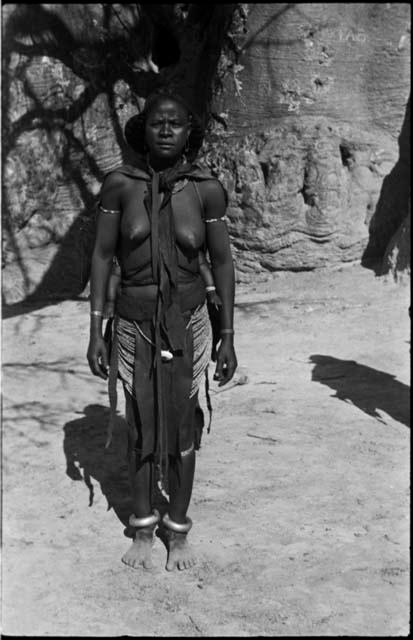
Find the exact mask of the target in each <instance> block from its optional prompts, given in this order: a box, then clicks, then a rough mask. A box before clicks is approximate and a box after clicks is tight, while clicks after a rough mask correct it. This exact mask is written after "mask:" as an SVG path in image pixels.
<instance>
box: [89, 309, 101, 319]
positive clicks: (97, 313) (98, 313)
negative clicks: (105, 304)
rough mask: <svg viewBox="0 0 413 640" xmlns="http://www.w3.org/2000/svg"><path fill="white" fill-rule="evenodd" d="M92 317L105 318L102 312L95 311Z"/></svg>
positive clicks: (92, 312) (91, 313)
mask: <svg viewBox="0 0 413 640" xmlns="http://www.w3.org/2000/svg"><path fill="white" fill-rule="evenodd" d="M90 315H91V316H99V318H103V312H102V311H97V310H94V311H91V312H90Z"/></svg>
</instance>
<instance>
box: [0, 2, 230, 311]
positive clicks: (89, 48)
mask: <svg viewBox="0 0 413 640" xmlns="http://www.w3.org/2000/svg"><path fill="white" fill-rule="evenodd" d="M235 7H236V5H235V4H234V5H232V4H228V5H223V6H221V5H209V6H208V5H205V6H204V5H202V6H201V5H199V6H197V5H149V4H147V5H145V4H143V5H137V4H126V5H111V4H103V5H99V4H95V5H93V4H92V5H60V6H59V5H39V4H37V5H28V4H23V5H5V6H4V7H3V14H2V15H3V27H4V29H3V39H2V54H3V56H2V63H3V64H2V88H3V91H2V112H3V119H2V124H3V131H2V134H3V135H2V143H3V144H2V171H3V176H2V178H3V180H2V184H3V185H4V187H3V205H4V206H3V219H4V221H5V222H4V230H5V232H6V234H7V241H8V245H9V249H10V255H11V256H12V261H11V264H13V266H16V271H18V272H19V273H20V275H21V280H22V287H23V295H24V296H25V301H26V302H28V303H29V304H31V303H32V302H33V304H34V305H35V308H39V307H42V306H45V305H47V304H48V303H49V304H50V302H51V301H52V300H53V299H55V300H56V299H62V298H63V299H65V298H70V297H73V296H77V295H80V293H81V292H82V291H83V289H84V287H85V285H86V283H87V282H88V279H89V275H90V257H91V252H92V245H93V236H94V222H95V219H94V212H95V205H96V201H97V196H96V195H95V194H94V189H93V188H92V187H91V182H92V183H93V184H95V185H96V183H101V182H102V180H103V177H104V174H105V173H106V172H107V171H109V170H110V169H112V168H114V167H115V166H116V165H118V164H121V163H122V162H123V163H128V161H129V160H130V150H129V149H128V147H127V144H126V141H125V140H124V137H123V133H122V131H123V125H122V120H123V118H122V117H121V115H120V109H123V107H125V106H126V105H125V104H120V105H119V106H117V100H116V95H117V91H118V89H117V86H118V84H119V83H121V84H122V83H124V84H126V85H127V87H128V91H129V97H128V98H125V97H124V96H122V100H121V102H122V101H126V102H128V101H129V102H130V104H131V105H134V106H136V107H137V108H138V110H139V100H140V99H143V98H146V97H147V96H148V94H149V93H150V92H151V91H153V90H154V89H155V88H156V87H157V86H159V85H162V84H164V83H165V82H167V83H168V82H172V83H173V84H175V85H176V86H177V87H180V88H182V89H185V88H188V90H190V93H191V94H192V95H193V97H194V99H195V103H196V104H195V106H196V108H198V109H200V110H201V113H200V115H201V117H202V118H203V119H205V118H206V117H207V111H208V109H209V105H210V102H211V96H210V93H211V92H210V85H211V79H212V77H213V76H214V74H215V71H216V68H217V65H218V59H219V55H220V52H221V47H222V44H223V41H224V37H225V34H226V30H227V28H228V26H229V23H230V21H231V16H232V14H233V12H234V10H235ZM165 34H168V35H169V37H168V38H166V37H165ZM172 44H173V48H174V53H173V55H172V57H171V46H172ZM152 56H155V58H156V61H157V62H158V63H159V70H158V71H156V68H157V67H156V64H155V65H154V64H153V62H152ZM43 57H46V61H47V60H49V61H54V62H53V64H52V67H53V65H56V63H58V65H57V66H59V64H60V65H63V67H62V69H64V74H63V75H64V77H63V75H62V77H60V76H59V74H57V76H56V77H54V76H53V74H52V76H51V77H49V76H50V74H49V75H47V74H46V76H44V77H43V76H42V77H41V78H37V77H34V76H33V74H32V73H31V72H30V73H29V71H30V68H31V65H32V63H33V64H39V63H38V62H37V63H35V61H36V60H37V61H39V59H40V58H43ZM35 68H37V67H35ZM53 68H54V67H53ZM59 68H60V67H59ZM32 71H33V69H32ZM62 73H63V71H62ZM35 75H36V74H35ZM75 84H76V86H75ZM67 86H69V87H70V89H67V88H66V87H67ZM16 87H17V88H16ZM78 88H80V93H78V91H77V89H78ZM75 89H76V91H75ZM17 90H18V91H19V92H21V93H22V95H23V96H24V98H25V104H26V107H25V108H24V109H23V112H21V109H20V111H19V112H18V113H17V114H16V113H13V112H12V107H13V106H14V104H15V100H16V91H17ZM102 96H104V97H105V99H106V103H107V109H106V111H105V114H106V115H105V117H106V118H107V130H108V140H109V139H110V140H112V138H113V142H114V144H115V148H114V149H115V150H113V148H112V146H111V145H109V143H108V146H107V148H106V147H105V148H103V147H102V145H101V144H97V143H96V142H95V143H94V144H95V146H93V145H92V147H91V146H90V145H91V144H92V143H91V141H90V139H88V138H87V136H86V134H85V128H84V127H85V126H86V125H85V123H86V124H87V123H88V119H87V116H88V114H89V113H90V109H91V108H92V106H93V104H94V103H95V101H96V100H97V99H98V98H99V97H102ZM129 106H130V105H129ZM98 124H99V123H98ZM78 125H80V128H81V129H82V131H83V133H80V134H78V133H75V132H77V131H78V130H79V126H78ZM32 132H34V133H37V132H44V133H47V134H50V135H52V134H53V135H56V139H58V140H60V141H61V142H59V144H61V145H62V149H63V152H62V151H61V150H58V151H56V166H57V164H60V169H61V174H62V178H63V182H64V183H67V184H68V185H69V186H70V187H73V190H74V191H76V192H77V193H76V194H74V195H73V194H72V195H71V194H68V195H66V194H63V199H64V202H63V205H62V206H61V209H62V211H60V210H59V211H57V212H56V207H55V206H54V204H53V202H52V201H50V202H49V201H47V200H46V201H45V202H41V203H39V204H38V208H39V209H40V210H41V211H42V216H43V217H44V218H45V219H49V218H53V217H54V218H57V217H58V216H60V215H61V216H62V219H63V220H64V221H66V220H69V213H70V214H73V216H72V217H70V220H71V221H72V223H71V226H70V228H68V230H67V234H66V236H65V237H64V238H61V236H60V231H59V232H58V234H57V235H58V237H53V238H52V239H51V240H50V242H51V243H52V244H53V243H54V244H56V245H57V252H56V254H55V257H54V259H53V260H52V261H51V263H50V265H49V267H48V268H47V270H46V272H45V273H44V275H43V276H42V277H41V281H40V283H39V284H38V286H36V287H35V289H34V290H33V289H32V284H31V277H30V273H29V271H30V267H29V266H28V265H27V264H25V252H26V251H27V250H26V249H25V248H24V249H21V248H20V246H19V242H18V237H19V231H20V230H22V229H23V228H24V225H25V224H27V222H28V221H29V220H30V215H33V214H34V213H35V212H36V211H37V209H36V210H35V209H33V210H32V207H34V206H35V205H30V210H28V211H25V212H24V216H23V217H22V220H20V218H19V216H18V215H17V214H16V212H15V209H16V206H15V207H14V208H13V207H12V206H10V202H9V200H10V198H9V196H10V194H9V193H8V189H7V188H6V185H7V183H6V180H5V176H6V170H5V167H6V165H7V160H8V158H9V157H13V154H15V153H16V149H17V150H18V144H19V141H21V139H22V138H21V136H23V135H26V136H27V134H31V133H32ZM57 134H59V135H57ZM79 136H80V137H79ZM96 145H97V146H96ZM59 149H60V147H59ZM107 154H109V155H110V158H108V157H106V155H107ZM114 156H116V157H114ZM25 160H26V161H27V163H33V166H32V165H30V167H29V169H30V172H31V174H33V176H34V177H35V178H36V181H37V182H33V180H34V178H33V179H32V180H31V182H30V181H29V183H30V184H29V186H31V184H32V182H33V184H35V186H36V187H37V183H39V185H40V186H42V178H41V176H40V174H39V175H38V174H37V170H38V167H37V166H34V165H35V162H34V160H33V158H32V157H31V156H30V154H28V156H27V158H26V157H25ZM56 175H57V174H56ZM39 176H40V177H39ZM59 176H60V174H59ZM56 179H57V178H56ZM60 179H61V178H60V177H59V180H60ZM24 186H26V185H24ZM33 200H34V201H36V198H35V197H34V198H33ZM66 200H67V202H66ZM79 202H80V206H79V204H78V203H79ZM79 210H80V212H79ZM12 212H14V213H13V215H14V217H15V218H16V219H13V217H12ZM18 213H19V215H20V213H21V211H20V209H18ZM20 217H21V216H20ZM65 224H66V222H65ZM68 224H69V223H68ZM53 233H54V234H55V235H56V233H55V232H53ZM22 237H24V234H23V236H22ZM38 246H39V247H41V246H42V245H36V246H35V248H38ZM31 255H32V254H31V253H30V251H29V257H31ZM35 259H36V258H35ZM14 299H16V300H17V297H16V298H14ZM48 301H49V302H48ZM5 302H6V300H5V296H3V308H4V310H5V314H6V317H8V316H12V315H16V314H18V313H21V312H22V310H24V309H25V306H22V305H21V304H20V303H19V304H15V305H7V304H5Z"/></svg>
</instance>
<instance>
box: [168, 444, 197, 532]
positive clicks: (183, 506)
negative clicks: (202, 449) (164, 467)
mask: <svg viewBox="0 0 413 640" xmlns="http://www.w3.org/2000/svg"><path fill="white" fill-rule="evenodd" d="M194 474H195V450H194V449H192V451H190V452H189V453H187V454H186V455H183V456H182V459H181V462H177V461H176V460H171V461H170V464H169V475H168V482H169V516H170V518H171V519H172V520H173V521H174V522H178V523H179V524H183V523H185V522H186V512H187V511H188V507H189V503H190V501H191V495H192V486H193V482H194Z"/></svg>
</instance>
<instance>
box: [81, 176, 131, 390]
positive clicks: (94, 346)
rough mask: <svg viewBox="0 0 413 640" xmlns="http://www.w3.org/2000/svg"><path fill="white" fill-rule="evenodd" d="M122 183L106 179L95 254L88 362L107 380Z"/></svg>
mask: <svg viewBox="0 0 413 640" xmlns="http://www.w3.org/2000/svg"><path fill="white" fill-rule="evenodd" d="M122 183H123V177H122V176H121V175H119V174H116V173H112V174H110V175H109V176H108V177H107V178H106V179H105V182H104V184H103V186H102V191H101V197H100V204H101V208H100V209H99V214H98V218H97V224H96V237H95V246H94V250H93V254H92V266H91V275H90V311H91V315H90V340H89V348H88V352H87V359H88V361H89V366H90V369H91V371H92V373H93V374H94V375H96V376H99V377H101V378H103V379H106V378H107V369H108V366H109V363H108V358H107V353H106V345H105V343H104V340H103V337H102V319H103V310H104V306H105V301H106V292H107V287H108V280H109V276H110V272H111V269H112V263H113V256H114V254H115V249H116V245H117V241H118V234H119V225H120V217H121V199H120V188H121V186H122ZM109 212H110V213H109ZM94 312H96V314H95V313H94Z"/></svg>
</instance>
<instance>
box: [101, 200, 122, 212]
mask: <svg viewBox="0 0 413 640" xmlns="http://www.w3.org/2000/svg"><path fill="white" fill-rule="evenodd" d="M98 209H99V211H100V212H101V213H108V214H113V213H120V209H105V208H104V207H102V205H101V203H100V202H99V203H98Z"/></svg>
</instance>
